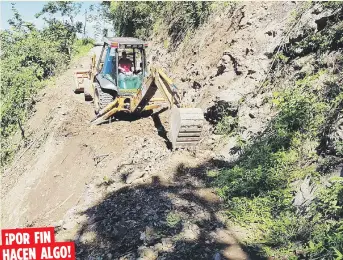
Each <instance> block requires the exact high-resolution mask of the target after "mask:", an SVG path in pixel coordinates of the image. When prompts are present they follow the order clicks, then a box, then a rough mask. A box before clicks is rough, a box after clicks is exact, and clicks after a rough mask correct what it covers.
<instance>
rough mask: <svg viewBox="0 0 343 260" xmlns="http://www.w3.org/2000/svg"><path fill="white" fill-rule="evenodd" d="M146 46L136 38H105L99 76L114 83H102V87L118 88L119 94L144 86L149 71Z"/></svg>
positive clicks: (133, 91)
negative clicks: (147, 68)
mask: <svg viewBox="0 0 343 260" xmlns="http://www.w3.org/2000/svg"><path fill="white" fill-rule="evenodd" d="M146 47H147V44H146V43H145V42H143V41H142V40H139V39H136V38H131V37H111V38H105V40H104V45H103V48H102V51H101V54H100V57H99V60H98V64H97V71H98V75H97V76H98V77H99V76H100V78H102V79H103V78H104V79H106V81H109V82H111V83H112V84H101V87H102V88H105V89H106V88H109V89H113V90H116V91H117V92H118V94H130V93H132V94H134V93H136V92H137V91H138V90H139V89H140V88H141V87H142V84H143V78H144V77H145V76H146V72H147V70H146V56H145V48H146ZM110 85H112V86H110Z"/></svg>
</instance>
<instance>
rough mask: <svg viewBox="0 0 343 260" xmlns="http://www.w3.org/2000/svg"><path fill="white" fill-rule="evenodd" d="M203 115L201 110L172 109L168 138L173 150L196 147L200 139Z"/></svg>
mask: <svg viewBox="0 0 343 260" xmlns="http://www.w3.org/2000/svg"><path fill="white" fill-rule="evenodd" d="M203 123H204V113H203V111H202V109H201V108H178V107H173V108H172V110H171V118H170V128H171V129H170V130H171V131H170V135H171V136H170V137H171V142H172V146H173V149H176V148H184V147H191V146H196V145H197V144H198V143H199V141H200V139H201V132H202V128H203Z"/></svg>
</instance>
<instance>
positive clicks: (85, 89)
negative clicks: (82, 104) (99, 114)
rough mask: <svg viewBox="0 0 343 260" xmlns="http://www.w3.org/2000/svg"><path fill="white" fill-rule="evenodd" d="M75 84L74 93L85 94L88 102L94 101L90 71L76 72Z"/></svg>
mask: <svg viewBox="0 0 343 260" xmlns="http://www.w3.org/2000/svg"><path fill="white" fill-rule="evenodd" d="M74 84H75V87H74V92H75V93H76V94H79V93H84V95H85V100H86V101H91V100H93V97H92V95H91V80H90V71H89V70H84V71H75V72H74Z"/></svg>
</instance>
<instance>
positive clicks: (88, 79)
mask: <svg viewBox="0 0 343 260" xmlns="http://www.w3.org/2000/svg"><path fill="white" fill-rule="evenodd" d="M146 48H147V44H146V43H145V42H143V41H141V40H139V39H136V38H131V37H130V38H128V37H115V38H105V41H104V44H103V47H102V50H101V53H100V55H99V57H98V61H97V62H96V55H94V56H93V57H92V62H91V67H90V69H89V70H84V71H77V72H75V86H76V88H75V90H74V91H75V92H76V93H82V92H83V93H84V95H85V100H94V107H95V114H96V116H95V118H93V119H92V120H91V122H92V123H93V124H101V123H103V122H106V121H108V120H110V119H111V118H113V117H115V116H116V115H117V114H119V113H129V114H134V115H138V116H140V115H141V114H142V113H143V112H144V111H154V110H155V109H158V108H164V107H166V106H167V107H168V108H170V109H171V116H170V121H169V125H170V131H169V135H170V136H169V139H170V141H171V144H172V148H173V149H176V148H183V147H189V146H196V145H197V144H198V143H199V141H200V139H201V132H202V128H203V123H204V114H203V111H202V110H201V109H200V108H191V107H182V105H181V100H180V96H179V95H178V93H177V88H176V86H175V85H174V83H173V82H172V80H171V79H170V78H169V77H168V76H167V75H166V74H165V73H164V72H163V71H162V70H161V69H160V68H156V67H150V69H149V70H148V69H147V66H146V56H145V49H146Z"/></svg>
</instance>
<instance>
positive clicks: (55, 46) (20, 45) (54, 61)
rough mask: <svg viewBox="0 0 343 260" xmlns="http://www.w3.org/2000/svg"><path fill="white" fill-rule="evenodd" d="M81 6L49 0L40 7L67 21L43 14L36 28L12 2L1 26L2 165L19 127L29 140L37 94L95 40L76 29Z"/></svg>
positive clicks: (25, 139)
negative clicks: (79, 35) (40, 25)
mask: <svg viewBox="0 0 343 260" xmlns="http://www.w3.org/2000/svg"><path fill="white" fill-rule="evenodd" d="M78 8H79V6H77V4H75V3H68V2H56V3H54V2H51V3H49V4H47V5H46V6H45V7H44V8H43V10H42V12H41V13H39V14H37V16H42V15H44V14H46V13H50V14H58V13H62V14H63V15H62V17H66V18H65V19H67V20H64V22H62V21H60V20H57V19H56V18H54V16H50V18H45V21H46V22H47V24H48V26H47V27H45V28H44V29H42V30H38V29H37V28H36V27H35V26H34V25H33V24H31V23H27V22H25V21H24V20H23V19H22V17H21V15H20V14H19V13H18V11H17V10H16V9H15V5H13V7H12V10H13V18H12V19H11V20H10V21H9V22H10V25H11V29H10V30H4V31H1V35H0V37H1V63H0V65H1V72H2V73H1V74H2V75H1V165H2V166H4V165H5V164H6V163H7V162H8V161H9V160H10V159H11V157H12V155H13V153H14V152H15V151H16V149H18V147H17V145H18V142H14V141H13V140H12V137H13V136H14V133H15V132H16V131H17V130H19V131H20V133H21V137H22V139H23V140H24V143H23V145H24V146H25V145H26V142H25V141H27V139H29V137H28V136H26V135H25V129H24V128H23V124H24V121H25V120H26V118H27V117H28V115H29V114H30V111H31V110H32V108H33V105H34V104H35V102H36V101H35V94H36V93H37V91H38V90H39V89H41V88H42V87H45V86H48V85H52V84H53V77H54V76H55V75H57V74H58V73H59V72H61V71H62V70H64V69H65V68H66V67H67V66H68V64H69V63H70V61H71V60H72V59H73V58H75V57H76V56H77V55H79V56H80V55H84V54H85V53H87V52H88V50H89V49H90V48H91V47H92V46H93V44H92V42H91V41H90V40H88V39H83V40H80V39H78V38H77V37H76V33H78V32H80V30H81V27H82V24H80V23H74V22H73V20H72V17H73V16H74V15H75V13H77V12H78Z"/></svg>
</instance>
